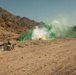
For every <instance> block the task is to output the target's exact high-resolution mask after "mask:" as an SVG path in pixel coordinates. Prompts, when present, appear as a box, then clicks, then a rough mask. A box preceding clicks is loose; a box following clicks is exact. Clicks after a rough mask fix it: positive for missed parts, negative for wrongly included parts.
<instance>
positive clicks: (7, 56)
mask: <svg viewBox="0 0 76 75" xmlns="http://www.w3.org/2000/svg"><path fill="white" fill-rule="evenodd" d="M13 42H15V41H13ZM0 75H76V38H72V39H57V40H48V41H42V40H39V41H34V40H29V41H27V40H26V41H21V42H17V45H16V47H15V49H14V50H12V51H0Z"/></svg>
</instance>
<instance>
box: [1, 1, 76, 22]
mask: <svg viewBox="0 0 76 75" xmlns="http://www.w3.org/2000/svg"><path fill="white" fill-rule="evenodd" d="M0 7H2V8H4V9H6V10H7V11H9V12H11V13H12V14H14V15H16V16H21V17H27V18H29V19H31V20H35V21H37V22H40V21H46V20H51V19H54V18H58V17H61V16H62V17H66V16H70V18H71V17H72V18H74V20H75V18H76V0H0Z"/></svg>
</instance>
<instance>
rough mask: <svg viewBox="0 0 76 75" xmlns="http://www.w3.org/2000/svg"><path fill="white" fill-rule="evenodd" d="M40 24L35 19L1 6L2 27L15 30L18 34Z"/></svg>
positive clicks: (0, 26) (0, 20) (0, 18)
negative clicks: (16, 14) (12, 12)
mask: <svg viewBox="0 0 76 75" xmlns="http://www.w3.org/2000/svg"><path fill="white" fill-rule="evenodd" d="M36 25H38V23H37V22H35V21H34V20H30V19H29V18H26V17H22V18H21V17H20V16H15V15H13V14H11V13H10V12H8V11H6V10H5V9H3V8H1V7H0V29H3V30H6V31H10V32H15V33H17V34H22V33H24V32H25V31H26V30H27V29H31V28H33V27H35V26H36Z"/></svg>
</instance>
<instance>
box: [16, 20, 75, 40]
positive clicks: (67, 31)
mask: <svg viewBox="0 0 76 75" xmlns="http://www.w3.org/2000/svg"><path fill="white" fill-rule="evenodd" d="M55 22H56V21H55ZM43 36H46V38H47V40H48V39H56V38H75V37H76V30H75V29H74V27H71V26H67V25H63V24H60V23H58V22H56V23H53V24H50V25H48V24H46V23H43V22H41V23H40V24H39V26H38V27H36V28H35V29H34V30H27V32H26V33H25V34H22V35H20V36H19V37H18V38H17V41H22V40H31V39H34V40H35V39H38V40H39V39H40V38H42V37H43Z"/></svg>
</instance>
